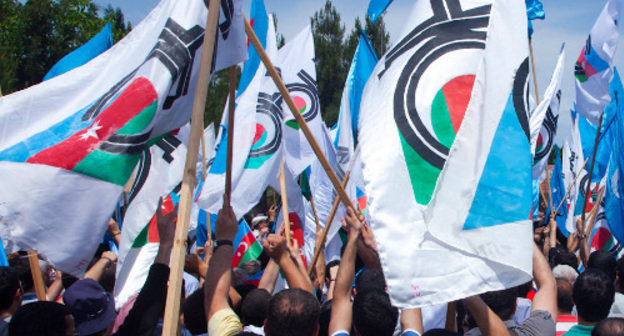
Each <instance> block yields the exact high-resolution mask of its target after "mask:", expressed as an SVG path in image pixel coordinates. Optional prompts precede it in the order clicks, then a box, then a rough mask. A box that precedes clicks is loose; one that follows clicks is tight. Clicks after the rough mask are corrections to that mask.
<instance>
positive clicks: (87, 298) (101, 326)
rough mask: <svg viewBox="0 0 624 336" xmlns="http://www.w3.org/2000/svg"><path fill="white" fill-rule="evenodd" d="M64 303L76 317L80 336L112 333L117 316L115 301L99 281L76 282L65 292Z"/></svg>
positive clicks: (75, 320) (85, 280)
mask: <svg viewBox="0 0 624 336" xmlns="http://www.w3.org/2000/svg"><path fill="white" fill-rule="evenodd" d="M63 301H65V304H66V305H67V308H68V309H69V311H70V312H71V314H72V316H73V317H74V322H75V323H76V331H77V332H78V334H79V335H107V334H108V333H110V332H111V331H112V329H113V323H114V322H115V317H116V316H117V313H116V312H115V301H114V299H113V296H112V295H111V294H110V293H108V292H106V291H105V290H104V288H102V286H101V285H100V284H99V283H97V281H95V280H92V279H84V280H78V281H76V282H75V283H74V284H73V285H71V287H69V288H68V289H67V290H66V291H65V294H64V295H63Z"/></svg>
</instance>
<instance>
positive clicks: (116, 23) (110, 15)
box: [104, 5, 132, 43]
mask: <svg viewBox="0 0 624 336" xmlns="http://www.w3.org/2000/svg"><path fill="white" fill-rule="evenodd" d="M104 21H106V22H110V23H111V25H112V27H113V41H115V43H117V41H119V40H121V39H122V38H123V37H124V36H126V34H128V33H129V32H130V30H132V24H131V23H130V22H128V23H126V20H125V18H124V14H123V12H122V11H121V9H120V8H119V7H117V8H113V6H111V5H108V6H107V7H106V8H105V9H104Z"/></svg>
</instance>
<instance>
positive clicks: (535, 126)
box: [529, 46, 565, 182]
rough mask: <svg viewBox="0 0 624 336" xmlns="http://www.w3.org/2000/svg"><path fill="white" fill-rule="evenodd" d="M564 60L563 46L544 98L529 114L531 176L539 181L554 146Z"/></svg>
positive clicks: (544, 175)
mask: <svg viewBox="0 0 624 336" xmlns="http://www.w3.org/2000/svg"><path fill="white" fill-rule="evenodd" d="M564 62H565V46H562V47H561V53H560V54H559V60H558V62H557V66H556V67H555V72H554V73H553V77H552V79H551V81H550V85H548V88H547V89H546V93H545V94H544V99H543V100H542V101H541V102H540V104H539V106H537V108H536V110H535V111H534V112H533V114H531V118H530V119H529V123H530V125H531V148H532V150H533V178H534V179H535V178H537V179H539V182H542V181H544V179H545V178H546V165H547V164H548V158H549V157H550V151H551V150H552V149H553V147H554V146H555V135H556V133H557V120H558V119H559V105H560V103H561V78H562V77H563V66H564Z"/></svg>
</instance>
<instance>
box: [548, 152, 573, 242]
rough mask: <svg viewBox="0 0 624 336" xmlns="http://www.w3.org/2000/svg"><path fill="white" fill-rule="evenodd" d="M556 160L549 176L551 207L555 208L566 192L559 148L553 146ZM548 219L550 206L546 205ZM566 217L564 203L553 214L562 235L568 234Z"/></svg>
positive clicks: (566, 209)
mask: <svg viewBox="0 0 624 336" xmlns="http://www.w3.org/2000/svg"><path fill="white" fill-rule="evenodd" d="M555 151H556V156H557V160H556V161H555V166H554V168H553V170H552V175H551V177H550V192H551V195H552V204H553V208H554V209H555V210H556V209H557V206H558V205H559V203H561V200H563V197H564V196H565V193H566V187H565V184H564V182H563V174H562V167H561V155H560V153H559V149H558V148H557V147H555ZM545 218H547V219H550V207H546V217H545ZM567 218H568V207H567V206H566V205H565V204H564V205H562V206H561V208H559V211H558V212H557V215H556V216H555V220H556V221H557V226H558V227H559V229H560V230H561V232H562V233H563V235H564V236H566V237H567V236H568V235H569V233H568V230H567V229H566V226H565V222H566V219H567Z"/></svg>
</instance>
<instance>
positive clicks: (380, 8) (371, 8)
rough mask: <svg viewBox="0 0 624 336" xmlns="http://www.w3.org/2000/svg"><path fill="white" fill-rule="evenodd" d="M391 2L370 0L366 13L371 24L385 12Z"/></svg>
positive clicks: (389, 0) (390, 0)
mask: <svg viewBox="0 0 624 336" xmlns="http://www.w3.org/2000/svg"><path fill="white" fill-rule="evenodd" d="M391 2H392V0H370V2H369V3H368V9H367V10H366V13H367V14H368V17H369V18H370V19H371V21H372V22H373V24H374V23H375V21H377V19H378V18H379V17H380V16H381V14H383V12H385V11H386V8H388V6H389V5H390V3H391Z"/></svg>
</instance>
